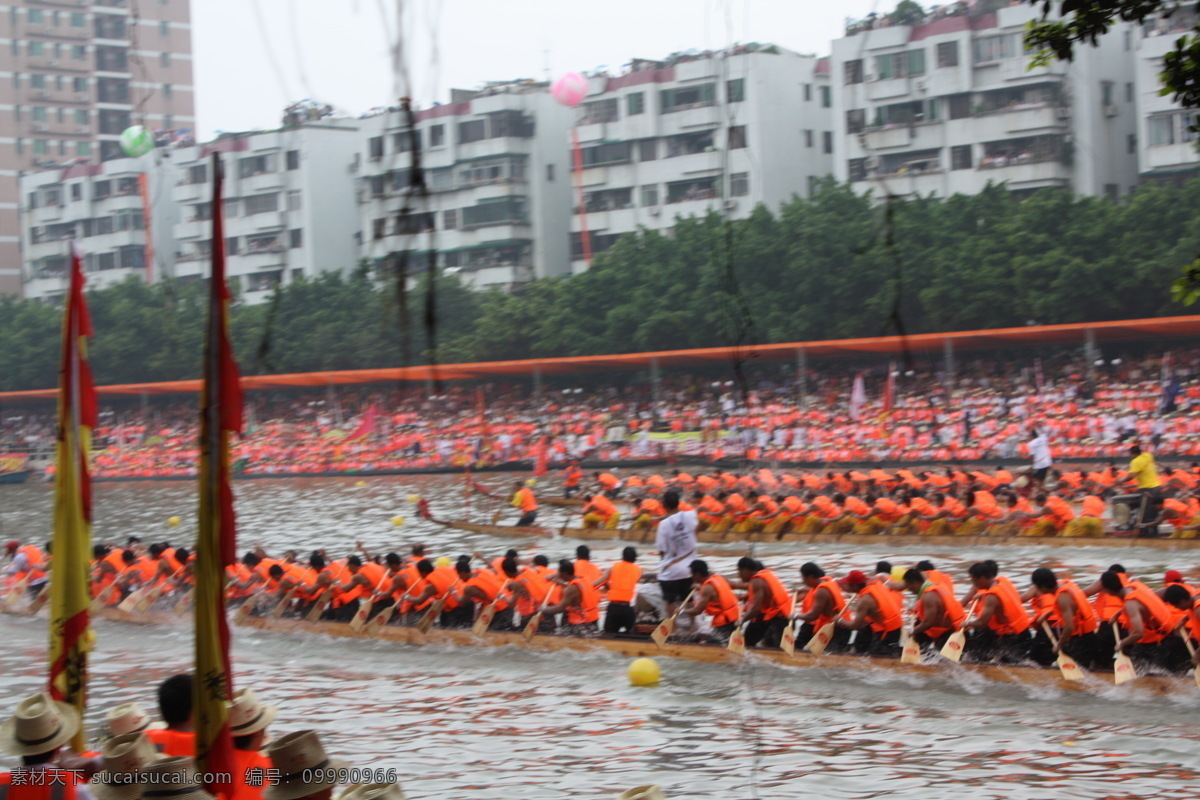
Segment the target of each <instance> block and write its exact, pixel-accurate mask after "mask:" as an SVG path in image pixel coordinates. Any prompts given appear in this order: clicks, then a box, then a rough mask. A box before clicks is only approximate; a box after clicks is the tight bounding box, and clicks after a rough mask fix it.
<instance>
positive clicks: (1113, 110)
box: [1104, 105, 1118, 117]
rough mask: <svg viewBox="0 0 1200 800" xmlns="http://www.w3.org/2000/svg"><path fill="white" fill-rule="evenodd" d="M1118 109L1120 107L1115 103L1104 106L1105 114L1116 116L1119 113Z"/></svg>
mask: <svg viewBox="0 0 1200 800" xmlns="http://www.w3.org/2000/svg"><path fill="white" fill-rule="evenodd" d="M1117 111H1118V109H1117V107H1116V106H1113V105H1108V106H1105V107H1104V116H1106V117H1115V116H1116V115H1117Z"/></svg>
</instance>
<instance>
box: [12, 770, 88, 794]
mask: <svg viewBox="0 0 1200 800" xmlns="http://www.w3.org/2000/svg"><path fill="white" fill-rule="evenodd" d="M17 772H18V773H21V775H20V776H19V777H18V778H17V780H15V781H14V780H13V773H11V772H0V798H4V800H74V798H75V787H76V786H78V785H80V784H86V783H87V782H88V779H87V776H85V775H84V774H83V773H82V772H74V771H72V770H66V769H54V768H49V769H45V770H41V769H38V770H31V769H26V770H17ZM25 776H33V777H25Z"/></svg>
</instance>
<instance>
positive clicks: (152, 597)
mask: <svg viewBox="0 0 1200 800" xmlns="http://www.w3.org/2000/svg"><path fill="white" fill-rule="evenodd" d="M160 597H162V587H161V586H155V587H154V588H152V589H151V590H150V591H148V592H146V595H145V597H143V598H142V599H141V600H139V601H138V602H137V606H136V607H135V608H134V611H136V612H138V613H139V614H144V613H146V612H147V611H149V610H150V606H152V605H154V604H155V603H156V602H158V598H160Z"/></svg>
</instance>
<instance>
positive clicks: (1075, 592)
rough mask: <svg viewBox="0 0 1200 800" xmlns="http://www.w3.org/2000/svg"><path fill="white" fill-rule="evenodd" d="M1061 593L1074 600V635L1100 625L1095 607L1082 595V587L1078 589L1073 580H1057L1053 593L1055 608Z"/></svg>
mask: <svg viewBox="0 0 1200 800" xmlns="http://www.w3.org/2000/svg"><path fill="white" fill-rule="evenodd" d="M1063 594H1068V595H1070V596H1071V599H1072V600H1074V601H1075V631H1074V633H1075V635H1076V636H1078V635H1082V634H1085V633H1092V632H1094V631H1095V630H1096V629H1097V628H1098V627H1099V626H1100V621H1099V619H1097V617H1096V609H1094V608H1092V604H1091V603H1089V602H1088V601H1087V597H1086V596H1084V594H1083V589H1080V588H1079V586H1077V585H1076V584H1075V582H1074V581H1066V580H1063V581H1059V582H1058V591H1057V592H1055V593H1054V600H1055V608H1056V609H1057V603H1058V598H1059V596H1060V595H1063Z"/></svg>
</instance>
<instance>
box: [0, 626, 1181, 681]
mask: <svg viewBox="0 0 1200 800" xmlns="http://www.w3.org/2000/svg"><path fill="white" fill-rule="evenodd" d="M4 611H5V613H8V614H13V615H18V616H25V615H27V613H28V612H22V611H13V610H11V609H5V610H4ZM95 616H98V617H100V618H101V619H105V620H110V621H113V622H124V623H134V624H140V625H174V626H178V625H180V624H182V623H183V622H184V621H185V620H186V619H187V618H186V617H179V616H176V615H175V614H173V613H171V612H169V611H150V612H147V613H144V614H132V613H129V612H125V611H120V610H118V609H115V608H108V609H104V610H103V611H100V612H99V613H98V614H96V615H95ZM242 625H243V626H244V627H250V628H258V629H260V630H266V631H275V632H277V633H288V634H291V633H300V634H310V635H311V634H318V635H325V636H337V637H345V638H351V639H369V638H371V637H370V636H368V635H367V634H366V633H365V632H359V633H356V632H355V631H354V630H352V629H351V628H350V626H349V625H348V624H346V623H343V622H307V621H304V620H295V619H275V618H273V617H248V618H246V619H245V620H244V621H243V622H242ZM374 638H376V639H381V640H384V641H388V642H396V643H398V644H407V645H422V644H434V645H453V646H456V647H506V646H511V647H522V648H533V649H535V650H545V651H556V650H569V651H584V652H586V651H595V650H604V651H607V652H610V653H616V654H618V655H622V656H626V657H628V658H642V657H667V658H680V659H684V660H687V661H696V662H700V663H706V664H715V663H730V662H731V663H739V662H741V661H743V660H744V659H746V658H751V659H753V660H755V661H763V662H767V663H772V664H777V665H780V666H785V667H804V668H820V669H830V670H858V671H863V670H870V671H878V672H884V671H886V672H895V673H900V674H907V675H928V676H943V677H952V676H953V675H954V673H956V672H961V673H964V674H969V675H976V676H980V677H983V678H987V679H988V680H992V681H996V682H998V683H1015V684H1021V685H1025V686H1050V687H1060V688H1064V689H1083V690H1098V689H1100V688H1105V689H1107V688H1109V687H1111V686H1112V678H1111V676H1109V675H1102V674H1095V675H1089V676H1088V677H1087V678H1086V679H1085V680H1083V681H1068V680H1064V679H1063V677H1062V675H1061V673H1060V672H1059V671H1058V670H1057V669H1054V668H1050V669H1042V668H1039V667H1023V666H999V665H991V664H951V663H949V662H947V661H944V660H940V659H938V660H935V661H932V662H930V663H922V664H902V663H900V661H899V659H894V658H870V657H866V656H837V655H829V656H826V655H822V656H814V655H811V654H809V653H805V652H800V651H798V652H797V653H796V655H795V656H789V655H787V654H786V653H784V652H783V651H781V650H754V651H751V655H749V656H742V655H736V654H734V653H731V652H730V651H729V650H728V649H726V648H724V647H718V646H714V645H700V644H667V645H666V646H665V647H663V648H661V649H660V648H659V647H658V646H656V645H655V644H654V643H653V642H652V641H649V640H647V639H633V638H628V639H621V638H611V639H610V638H604V637H598V638H579V637H570V636H535V637H534V638H532V639H530V640H528V641H526V640H525V637H524V636H522V635H521V634H519V633H499V632H490V633H487V634H484V635H483V636H476V635H475V634H474V633H472V632H471V631H469V630H452V629H445V628H431V629H430V630H429V631H428V632H427V633H421V632H420V631H419V630H417V628H415V627H405V626H399V625H387V626H385V627H383V628H382V629H381V630H380V631H379V633H378V634H376V636H375V637H374ZM1129 685H1130V686H1131V687H1132V688H1134V689H1137V690H1140V691H1148V692H1151V693H1153V694H1156V695H1168V694H1182V693H1185V692H1194V691H1196V689H1195V687H1194V686H1193V685H1192V682H1191V680H1190V679H1189V678H1186V677H1183V676H1179V677H1175V676H1165V675H1142V676H1140V677H1138V678H1137V679H1136V680H1135V681H1134V682H1132V683H1131V684H1129Z"/></svg>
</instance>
